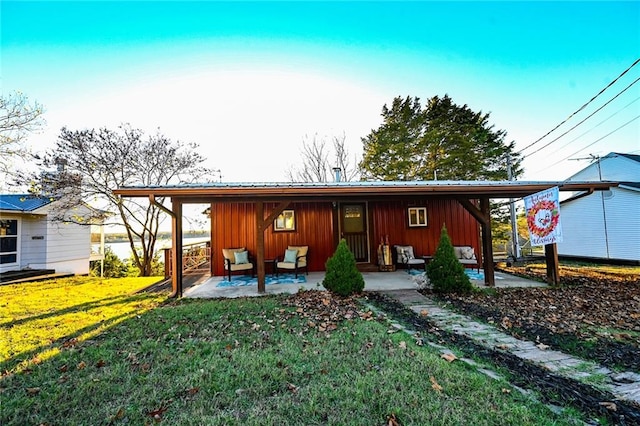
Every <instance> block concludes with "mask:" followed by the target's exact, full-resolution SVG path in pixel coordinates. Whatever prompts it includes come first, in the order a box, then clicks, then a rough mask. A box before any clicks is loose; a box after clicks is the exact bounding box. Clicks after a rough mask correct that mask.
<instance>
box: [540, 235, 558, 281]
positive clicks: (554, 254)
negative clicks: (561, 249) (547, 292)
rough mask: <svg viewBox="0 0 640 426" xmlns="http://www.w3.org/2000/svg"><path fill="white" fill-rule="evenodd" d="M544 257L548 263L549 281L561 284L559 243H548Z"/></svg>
mask: <svg viewBox="0 0 640 426" xmlns="http://www.w3.org/2000/svg"><path fill="white" fill-rule="evenodd" d="M544 257H545V261H546V263H547V283H549V284H550V285H553V286H557V285H559V284H560V266H559V264H558V246H557V244H555V243H554V244H546V245H545V246H544Z"/></svg>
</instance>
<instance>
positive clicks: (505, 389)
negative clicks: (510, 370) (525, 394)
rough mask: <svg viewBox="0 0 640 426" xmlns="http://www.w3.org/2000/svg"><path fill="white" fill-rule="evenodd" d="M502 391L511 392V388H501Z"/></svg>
mask: <svg viewBox="0 0 640 426" xmlns="http://www.w3.org/2000/svg"><path fill="white" fill-rule="evenodd" d="M502 393H511V389H507V388H502Z"/></svg>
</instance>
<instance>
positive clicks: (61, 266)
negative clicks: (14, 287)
mask: <svg viewBox="0 0 640 426" xmlns="http://www.w3.org/2000/svg"><path fill="white" fill-rule="evenodd" d="M55 203H56V201H54V200H52V199H50V198H48V197H35V196H33V195H26V194H11V195H5V194H0V272H7V271H17V270H23V269H52V270H55V272H56V273H73V274H77V275H83V274H88V273H89V260H93V258H92V257H91V226H90V225H89V224H87V225H81V224H77V223H73V222H58V221H53V220H50V217H49V216H50V215H49V214H50V212H51V210H52V208H53V207H55ZM89 210H90V209H89V208H88V207H87V206H84V205H82V204H80V205H79V206H78V207H77V208H76V209H74V210H73V211H72V212H69V214H72V215H74V216H76V217H83V216H84V214H85V213H88V212H89Z"/></svg>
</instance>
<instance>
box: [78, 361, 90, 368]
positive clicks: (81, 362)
mask: <svg viewBox="0 0 640 426" xmlns="http://www.w3.org/2000/svg"><path fill="white" fill-rule="evenodd" d="M86 366H87V364H86V363H85V362H84V361H80V363H79V364H78V366H77V367H76V368H77V369H78V370H84V369H85V367H86Z"/></svg>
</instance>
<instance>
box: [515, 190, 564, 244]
mask: <svg viewBox="0 0 640 426" xmlns="http://www.w3.org/2000/svg"><path fill="white" fill-rule="evenodd" d="M558 197H559V189H558V187H557V186H555V187H553V188H550V189H547V190H545V191H541V192H537V193H535V194H533V195H529V196H528V197H525V198H524V207H525V210H526V217H527V227H528V228H529V237H530V239H531V245H532V246H542V245H546V244H553V243H558V242H562V226H561V224H560V200H559V199H558Z"/></svg>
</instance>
